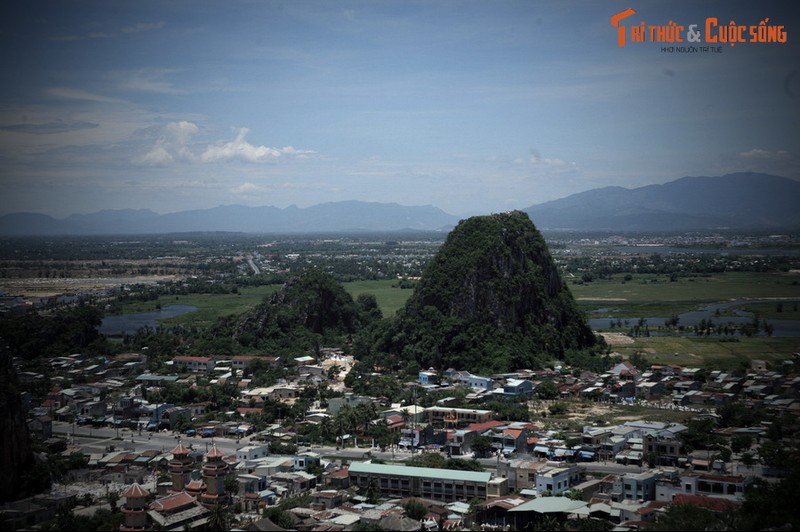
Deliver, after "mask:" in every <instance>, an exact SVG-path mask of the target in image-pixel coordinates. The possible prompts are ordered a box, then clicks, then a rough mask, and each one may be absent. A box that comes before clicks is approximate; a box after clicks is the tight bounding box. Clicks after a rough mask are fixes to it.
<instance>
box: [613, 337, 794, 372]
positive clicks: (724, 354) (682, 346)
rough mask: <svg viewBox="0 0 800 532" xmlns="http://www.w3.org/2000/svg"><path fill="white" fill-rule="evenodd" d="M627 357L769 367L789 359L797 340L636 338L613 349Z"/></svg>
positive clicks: (697, 364) (682, 363) (723, 367)
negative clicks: (758, 362)
mask: <svg viewBox="0 0 800 532" xmlns="http://www.w3.org/2000/svg"><path fill="white" fill-rule="evenodd" d="M612 349H613V351H616V352H617V353H620V354H621V355H623V356H624V357H626V358H627V357H628V356H630V355H632V354H633V353H635V352H641V353H642V354H644V356H645V357H646V358H647V360H648V361H649V362H650V363H652V364H660V365H664V364H678V365H680V366H689V367H703V368H709V369H720V370H732V369H736V368H739V367H741V365H742V364H744V363H747V364H748V365H749V364H750V361H751V360H764V361H766V362H767V363H769V364H771V365H772V366H773V367H779V366H780V365H781V364H782V363H783V361H786V360H792V359H793V353H796V352H798V351H800V338H794V337H765V336H760V337H755V336H754V337H749V338H748V337H746V336H735V337H732V336H729V337H725V336H722V337H719V336H709V337H699V336H651V337H649V338H636V339H635V340H634V342H633V343H632V344H627V345H618V346H614V347H613V348H612Z"/></svg>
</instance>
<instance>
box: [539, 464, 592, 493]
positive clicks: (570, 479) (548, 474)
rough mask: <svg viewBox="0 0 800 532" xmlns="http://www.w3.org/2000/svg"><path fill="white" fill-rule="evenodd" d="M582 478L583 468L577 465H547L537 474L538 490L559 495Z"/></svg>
mask: <svg viewBox="0 0 800 532" xmlns="http://www.w3.org/2000/svg"><path fill="white" fill-rule="evenodd" d="M580 480H581V468H580V467H578V466H576V465H571V466H561V465H560V464H559V465H558V466H555V467H549V468H548V467H545V468H542V469H540V470H539V472H538V474H537V475H536V491H538V492H539V493H544V492H550V493H552V494H553V495H557V494H559V493H563V492H565V491H567V490H568V489H570V488H571V487H572V486H575V485H577V484H578V483H579V482H580Z"/></svg>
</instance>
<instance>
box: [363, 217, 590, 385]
mask: <svg viewBox="0 0 800 532" xmlns="http://www.w3.org/2000/svg"><path fill="white" fill-rule="evenodd" d="M594 344H595V337H594V334H593V333H592V331H591V329H590V328H589V327H588V325H587V323H586V321H585V319H584V317H583V316H582V315H581V313H580V312H579V311H578V309H577V306H576V304H575V301H574V299H573V298H572V294H571V293H570V292H569V290H568V289H567V287H566V285H565V284H564V283H563V282H562V281H561V278H560V276H559V273H558V269H557V267H556V265H555V263H554V262H553V259H552V257H551V256H550V253H549V251H548V249H547V246H546V244H545V241H544V238H543V237H542V235H541V233H539V231H538V230H537V229H536V227H535V226H534V225H533V223H532V222H531V220H530V218H528V215H527V214H525V213H524V212H520V211H514V212H508V213H501V214H493V215H490V216H478V217H474V218H469V219H467V220H463V221H461V222H459V224H458V225H457V226H456V228H455V229H454V230H453V231H452V232H451V233H450V235H449V236H448V238H447V240H446V241H445V243H444V244H443V245H442V247H441V248H440V249H439V251H438V252H437V254H436V256H435V257H434V258H433V259H432V260H431V262H430V263H429V264H428V266H427V268H426V270H425V272H424V273H423V276H422V278H421V280H420V281H419V283H418V285H417V287H416V289H415V291H414V294H413V295H412V296H411V298H409V300H408V302H407V303H406V305H405V307H404V308H403V309H402V311H401V312H399V313H398V317H397V320H396V321H395V322H394V323H393V324H392V326H391V327H389V328H388V330H386V331H385V332H384V333H383V334H381V335H380V337H379V338H376V342H375V344H374V345H373V346H372V347H373V349H377V350H380V351H385V352H387V353H390V354H391V353H395V354H399V355H400V358H402V359H406V360H408V359H411V358H413V359H416V361H417V362H418V363H419V364H420V365H421V366H423V367H428V366H434V367H437V368H439V369H446V368H447V367H454V368H458V369H470V370H473V371H475V370H489V371H507V370H511V369H519V368H523V367H536V366H540V365H541V364H542V363H544V362H545V361H547V360H552V359H553V358H561V357H563V355H564V353H565V351H566V350H569V349H585V348H590V347H592V346H593V345H594Z"/></svg>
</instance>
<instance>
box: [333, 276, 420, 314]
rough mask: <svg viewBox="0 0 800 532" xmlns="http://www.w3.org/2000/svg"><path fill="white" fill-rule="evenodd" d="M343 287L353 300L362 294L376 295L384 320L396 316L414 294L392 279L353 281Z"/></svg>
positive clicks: (343, 284)
mask: <svg viewBox="0 0 800 532" xmlns="http://www.w3.org/2000/svg"><path fill="white" fill-rule="evenodd" d="M342 286H343V287H344V289H345V290H347V291H348V292H349V293H350V295H351V296H353V299H355V298H356V297H358V296H359V295H360V294H372V295H374V296H375V299H376V300H377V301H378V307H380V309H381V312H383V317H384V318H390V317H392V316H394V315H395V313H396V312H397V311H398V310H399V309H401V308H402V307H403V305H405V304H406V301H407V300H408V298H409V297H411V294H412V293H413V292H414V290H412V289H409V288H400V287H399V286H398V282H397V281H395V280H391V279H389V280H385V281H352V282H349V283H342Z"/></svg>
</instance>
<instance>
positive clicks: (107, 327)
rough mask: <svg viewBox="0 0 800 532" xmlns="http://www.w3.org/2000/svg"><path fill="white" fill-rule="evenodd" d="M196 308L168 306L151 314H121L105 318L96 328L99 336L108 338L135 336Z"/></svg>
mask: <svg viewBox="0 0 800 532" xmlns="http://www.w3.org/2000/svg"><path fill="white" fill-rule="evenodd" d="M195 310H197V307H193V306H191V305H170V306H168V307H164V308H162V309H161V310H154V311H152V312H139V313H137V314H122V315H120V316H107V317H105V318H104V319H103V322H102V323H101V324H100V327H98V328H97V330H98V332H100V334H105V335H108V336H113V335H120V334H123V333H125V334H136V331H138V330H139V329H141V328H142V327H152V328H153V329H155V328H156V327H158V324H159V322H160V321H161V320H165V319H167V318H174V317H175V316H180V315H181V314H188V313H189V312H194V311H195Z"/></svg>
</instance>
